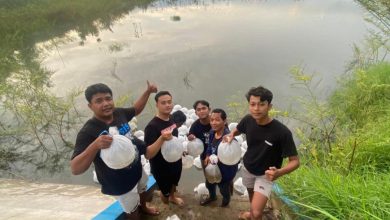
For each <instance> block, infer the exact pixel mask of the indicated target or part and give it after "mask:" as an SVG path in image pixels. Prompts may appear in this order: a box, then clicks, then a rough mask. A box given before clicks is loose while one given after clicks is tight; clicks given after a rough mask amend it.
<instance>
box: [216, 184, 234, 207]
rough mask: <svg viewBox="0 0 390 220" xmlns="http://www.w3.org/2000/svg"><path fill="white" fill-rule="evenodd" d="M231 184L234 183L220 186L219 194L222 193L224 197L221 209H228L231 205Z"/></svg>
mask: <svg viewBox="0 0 390 220" xmlns="http://www.w3.org/2000/svg"><path fill="white" fill-rule="evenodd" d="M231 182H232V181H229V182H224V183H219V184H218V187H219V192H220V193H221V195H222V197H223V198H222V203H221V207H226V206H228V205H229V203H230V183H231Z"/></svg>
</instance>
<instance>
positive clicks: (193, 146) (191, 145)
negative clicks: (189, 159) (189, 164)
mask: <svg viewBox="0 0 390 220" xmlns="http://www.w3.org/2000/svg"><path fill="white" fill-rule="evenodd" d="M203 150H204V145H203V142H202V141H201V140H200V139H199V138H195V139H194V140H192V141H189V142H188V144H187V153H188V154H189V155H191V156H193V157H196V156H199V155H200V154H201V153H203Z"/></svg>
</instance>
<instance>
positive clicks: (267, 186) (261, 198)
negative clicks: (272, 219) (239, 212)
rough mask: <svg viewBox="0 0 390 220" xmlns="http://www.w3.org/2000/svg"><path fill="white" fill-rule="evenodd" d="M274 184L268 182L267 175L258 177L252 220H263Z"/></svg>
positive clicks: (253, 200) (252, 205)
mask: <svg viewBox="0 0 390 220" xmlns="http://www.w3.org/2000/svg"><path fill="white" fill-rule="evenodd" d="M272 185H273V182H272V181H269V180H267V178H266V177H265V175H263V176H258V177H257V178H256V181H255V186H254V189H253V190H254V193H253V198H252V202H251V218H252V219H254V220H258V219H260V220H261V219H262V217H263V211H264V208H265V206H266V204H267V201H268V199H269V197H270V195H271V190H272Z"/></svg>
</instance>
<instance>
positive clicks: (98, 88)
mask: <svg viewBox="0 0 390 220" xmlns="http://www.w3.org/2000/svg"><path fill="white" fill-rule="evenodd" d="M98 93H110V95H111V96H112V91H111V89H110V87H108V86H107V85H106V84H103V83H97V84H93V85H90V86H88V87H87V89H86V90H85V98H86V99H87V101H88V102H91V100H92V96H93V95H96V94H98Z"/></svg>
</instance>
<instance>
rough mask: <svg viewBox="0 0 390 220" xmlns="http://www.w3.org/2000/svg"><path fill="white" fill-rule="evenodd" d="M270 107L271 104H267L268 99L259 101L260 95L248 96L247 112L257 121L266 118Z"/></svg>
mask: <svg viewBox="0 0 390 220" xmlns="http://www.w3.org/2000/svg"><path fill="white" fill-rule="evenodd" d="M271 108H272V104H269V103H268V101H261V100H260V96H253V95H252V96H250V98H249V112H250V114H251V115H252V117H253V118H254V119H255V120H256V121H257V122H260V121H264V120H267V119H268V117H269V116H268V112H269V110H271Z"/></svg>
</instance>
